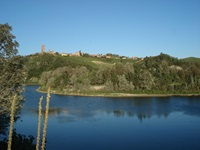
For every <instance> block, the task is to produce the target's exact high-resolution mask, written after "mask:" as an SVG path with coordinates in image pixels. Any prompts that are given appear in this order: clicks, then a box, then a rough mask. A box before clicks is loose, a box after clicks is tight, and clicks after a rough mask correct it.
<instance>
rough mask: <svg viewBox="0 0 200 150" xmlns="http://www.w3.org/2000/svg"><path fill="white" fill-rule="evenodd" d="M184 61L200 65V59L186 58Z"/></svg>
mask: <svg viewBox="0 0 200 150" xmlns="http://www.w3.org/2000/svg"><path fill="white" fill-rule="evenodd" d="M182 60H183V61H185V62H191V63H200V58H197V57H188V58H184V59H182Z"/></svg>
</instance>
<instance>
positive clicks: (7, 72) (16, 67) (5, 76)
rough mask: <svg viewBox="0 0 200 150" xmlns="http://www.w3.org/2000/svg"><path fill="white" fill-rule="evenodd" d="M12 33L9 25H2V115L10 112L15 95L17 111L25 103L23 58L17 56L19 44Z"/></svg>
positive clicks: (0, 55)
mask: <svg viewBox="0 0 200 150" xmlns="http://www.w3.org/2000/svg"><path fill="white" fill-rule="evenodd" d="M11 31H12V28H11V26H9V25H8V24H0V105H1V107H0V114H2V113H8V112H10V106H11V102H12V99H13V97H14V95H17V103H16V109H17V110H19V109H20V107H21V105H22V103H21V102H23V97H22V95H21V92H22V90H23V83H24V77H25V74H24V70H23V63H22V61H21V58H20V57H19V56H16V54H17V52H18V50H17V47H18V46H19V44H18V42H17V41H16V40H15V36H14V35H13V34H12V33H11Z"/></svg>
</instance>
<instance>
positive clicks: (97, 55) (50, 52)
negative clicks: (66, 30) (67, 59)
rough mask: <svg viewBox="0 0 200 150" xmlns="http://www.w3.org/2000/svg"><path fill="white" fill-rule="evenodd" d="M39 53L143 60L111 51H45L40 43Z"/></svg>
mask: <svg viewBox="0 0 200 150" xmlns="http://www.w3.org/2000/svg"><path fill="white" fill-rule="evenodd" d="M41 53H42V54H44V53H49V54H53V55H61V56H78V57H95V58H115V59H133V60H143V59H144V58H138V57H136V56H133V57H127V56H119V55H117V54H112V53H107V54H105V55H103V54H88V53H84V52H82V51H81V50H79V51H78V52H75V53H58V52H55V51H53V50H48V51H47V52H46V51H45V45H42V48H41Z"/></svg>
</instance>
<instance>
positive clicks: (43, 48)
mask: <svg viewBox="0 0 200 150" xmlns="http://www.w3.org/2000/svg"><path fill="white" fill-rule="evenodd" d="M44 52H45V46H44V45H42V54H44Z"/></svg>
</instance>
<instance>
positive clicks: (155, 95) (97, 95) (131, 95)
mask: <svg viewBox="0 0 200 150" xmlns="http://www.w3.org/2000/svg"><path fill="white" fill-rule="evenodd" d="M37 91H38V92H41V93H46V91H43V90H40V89H37ZM51 93H52V94H57V95H66V96H86V97H87V96H88V97H172V96H183V97H186V96H188V97H191V96H200V93H199V94H132V93H99V92H98V93H94V92H90V93H81V92H70V93H69V92H59V91H57V90H51Z"/></svg>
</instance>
